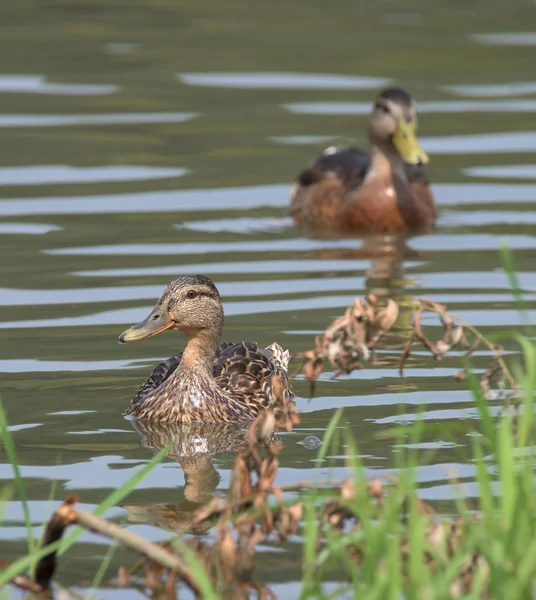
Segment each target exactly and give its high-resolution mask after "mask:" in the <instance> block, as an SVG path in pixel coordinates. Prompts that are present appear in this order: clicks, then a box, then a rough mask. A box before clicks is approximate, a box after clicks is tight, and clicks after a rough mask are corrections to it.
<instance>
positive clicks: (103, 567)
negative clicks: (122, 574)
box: [85, 544, 117, 600]
mask: <svg viewBox="0 0 536 600" xmlns="http://www.w3.org/2000/svg"><path fill="white" fill-rule="evenodd" d="M116 550H117V544H111V545H110V546H109V547H108V550H107V551H106V554H105V555H104V557H103V559H102V561H101V564H100V565H99V568H98V569H97V572H96V573H95V577H94V578H93V581H92V582H91V587H90V588H89V590H88V592H87V595H86V597H85V600H93V598H94V597H95V591H96V590H97V588H98V587H99V586H100V584H101V583H102V580H103V579H104V576H105V575H106V571H107V570H108V567H109V566H110V563H111V562H112V558H113V556H114V554H115V551H116Z"/></svg>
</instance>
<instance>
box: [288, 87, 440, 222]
mask: <svg viewBox="0 0 536 600" xmlns="http://www.w3.org/2000/svg"><path fill="white" fill-rule="evenodd" d="M415 130H416V113H415V103H414V101H413V98H412V97H411V95H410V94H409V93H408V92H406V91H405V90H402V89H400V88H390V89H387V90H384V91H383V92H382V93H380V94H379V95H378V97H377V98H376V101H375V103H374V107H373V109H372V113H371V116H370V128H369V139H370V151H369V153H366V152H364V151H362V150H358V149H356V148H347V149H340V150H338V149H334V148H328V149H327V150H326V151H325V152H324V154H323V155H322V156H320V157H319V158H317V159H316V160H315V161H314V162H313V163H312V164H311V165H310V166H309V167H308V168H307V169H305V170H304V171H302V173H300V175H299V176H298V180H297V182H296V184H295V185H294V186H293V188H292V191H291V198H290V202H291V204H290V213H291V215H292V217H293V218H294V221H295V222H296V224H297V225H298V226H300V227H305V228H308V229H322V228H329V229H335V230H340V231H356V232H388V231H389V232H402V231H408V232H411V231H422V230H428V229H430V228H431V227H432V226H433V223H434V220H435V217H436V212H437V211H436V206H435V202H434V198H433V195H432V191H431V190H430V187H429V185H428V181H427V179H426V177H425V175H424V172H423V170H422V169H421V168H420V167H419V166H418V165H421V164H425V163H427V162H428V157H427V155H426V153H425V152H424V151H423V150H422V149H421V148H420V146H419V144H418V142H417V139H416V137H415Z"/></svg>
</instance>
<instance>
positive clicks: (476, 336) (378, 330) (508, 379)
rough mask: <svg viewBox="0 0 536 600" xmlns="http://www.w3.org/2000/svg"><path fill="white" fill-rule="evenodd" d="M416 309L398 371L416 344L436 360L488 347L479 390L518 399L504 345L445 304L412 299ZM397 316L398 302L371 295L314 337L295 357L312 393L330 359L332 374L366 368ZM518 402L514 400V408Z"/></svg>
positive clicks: (459, 377) (462, 376)
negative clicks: (434, 326) (430, 332)
mask: <svg viewBox="0 0 536 600" xmlns="http://www.w3.org/2000/svg"><path fill="white" fill-rule="evenodd" d="M413 307H414V314H413V321H412V330H411V333H410V336H409V339H408V340H407V342H406V345H405V347H404V350H403V352H402V355H401V357H400V363H399V370H400V375H401V376H403V375H404V366H405V365H406V362H407V360H408V358H409V357H410V355H411V351H412V348H413V346H414V344H415V343H417V342H420V344H421V345H422V346H424V348H425V349H426V350H428V352H430V354H432V356H433V357H434V358H435V359H436V360H441V359H443V358H445V357H446V356H448V352H450V351H451V350H453V349H458V348H464V349H465V354H464V358H466V359H467V358H469V357H470V356H471V355H472V354H473V353H474V352H475V351H476V350H477V349H479V348H480V347H485V348H487V349H488V350H489V351H490V353H491V358H490V360H489V363H488V368H487V369H486V370H485V371H484V372H483V373H482V374H481V375H480V378H479V380H480V387H481V390H482V392H483V393H484V395H485V396H486V397H487V398H489V399H496V398H497V397H502V399H504V401H505V404H506V406H511V405H510V401H511V400H515V399H517V398H518V397H519V389H518V386H517V383H516V381H515V379H514V377H513V376H512V374H511V372H510V370H509V369H508V367H507V365H506V363H505V361H504V359H503V347H502V346H501V345H500V344H496V343H494V342H491V341H490V340H489V339H488V338H486V336H485V335H484V334H483V333H482V332H480V331H478V329H476V328H475V327H473V326H471V325H469V324H468V323H466V322H464V321H463V320H462V319H460V318H459V317H457V316H455V315H452V314H451V313H449V312H448V310H447V307H446V306H445V305H443V304H439V303H437V302H434V301H433V300H428V299H426V298H420V299H417V300H415V301H414V302H413ZM427 312H430V313H435V314H437V315H438V316H439V320H440V323H441V326H442V327H443V330H444V334H443V336H442V337H441V338H440V339H438V340H436V341H432V340H431V339H429V338H428V337H427V336H426V335H425V334H424V332H423V327H422V318H423V315H424V313H427ZM398 315H399V306H398V304H397V303H396V302H395V301H394V300H391V299H389V300H388V301H387V304H386V305H385V306H384V307H380V306H379V304H378V300H377V298H376V297H375V296H374V295H372V294H369V295H368V296H366V297H365V298H364V299H360V298H358V299H356V300H354V302H353V303H352V304H351V305H350V306H349V307H348V308H347V310H346V312H345V313H344V315H343V316H342V317H339V318H338V319H335V321H333V323H331V325H329V326H328V327H327V329H326V331H325V332H324V334H323V335H318V336H316V338H315V345H314V347H313V348H311V350H307V351H306V352H303V353H301V354H297V355H296V356H295V357H296V358H298V357H302V358H303V362H302V365H301V366H300V369H299V371H301V372H302V373H303V375H304V376H305V378H306V379H307V380H308V381H309V382H310V385H311V387H310V391H311V394H313V393H314V389H315V383H316V380H317V379H318V377H319V376H320V374H321V373H322V371H323V369H324V365H325V363H326V362H327V363H328V364H330V365H331V367H332V368H333V369H335V374H334V377H337V376H339V375H341V374H349V373H351V372H352V371H354V370H356V369H362V368H363V366H364V363H365V362H367V361H368V360H369V358H370V354H371V352H372V351H373V350H374V348H375V347H376V346H377V344H378V342H380V341H381V339H382V338H383V337H384V336H385V334H386V333H387V332H388V331H389V330H390V329H392V327H393V326H394V325H395V323H396V321H397V318H398ZM466 377H467V375H466V373H465V372H459V373H456V375H455V378H456V379H457V380H458V381H462V380H465V379H466ZM494 388H495V389H494ZM496 390H498V391H496ZM515 406H516V404H515V402H513V403H512V407H515Z"/></svg>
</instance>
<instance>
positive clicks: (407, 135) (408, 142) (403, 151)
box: [393, 121, 430, 165]
mask: <svg viewBox="0 0 536 600" xmlns="http://www.w3.org/2000/svg"><path fill="white" fill-rule="evenodd" d="M393 144H394V146H395V148H396V149H397V150H398V153H399V154H400V156H401V157H402V158H403V159H404V160H405V161H406V162H407V163H409V164H410V165H426V164H427V163H428V162H429V161H430V159H429V158H428V154H426V152H425V151H424V150H423V149H422V148H421V146H420V145H419V142H418V140H417V137H416V135H415V121H410V122H409V123H404V121H399V122H398V125H397V128H396V133H395V135H394V136H393Z"/></svg>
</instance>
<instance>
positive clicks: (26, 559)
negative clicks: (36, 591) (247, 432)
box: [0, 442, 174, 587]
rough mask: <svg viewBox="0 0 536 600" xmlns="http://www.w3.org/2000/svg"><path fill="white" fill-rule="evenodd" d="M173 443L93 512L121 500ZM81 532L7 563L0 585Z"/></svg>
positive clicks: (69, 543) (66, 546) (65, 545)
mask: <svg viewBox="0 0 536 600" xmlns="http://www.w3.org/2000/svg"><path fill="white" fill-rule="evenodd" d="M173 443H174V442H171V443H170V444H169V445H168V446H166V447H165V448H162V450H160V452H158V454H155V456H153V458H152V459H151V460H150V461H149V462H148V463H147V464H146V465H144V466H143V467H142V468H141V469H140V470H139V471H137V472H136V473H134V475H132V476H131V477H130V479H128V481H125V483H124V484H123V485H122V486H121V487H120V488H119V489H117V490H114V491H113V492H112V493H111V494H110V495H109V496H107V497H106V498H105V499H104V500H103V501H102V502H101V503H100V504H99V506H98V507H97V508H96V509H95V510H94V511H93V514H95V515H102V514H103V513H104V512H105V511H107V510H108V509H109V508H112V507H113V506H115V505H116V504H117V503H119V502H121V500H122V499H123V498H124V497H125V496H127V495H128V494H129V493H130V492H131V491H132V490H133V489H134V488H135V487H136V485H138V483H139V482H140V481H141V480H142V479H144V477H146V476H147V475H148V474H149V473H150V472H151V471H152V470H153V469H154V467H155V466H156V465H157V464H158V463H159V462H160V461H161V460H162V459H163V458H164V457H165V455H166V454H167V452H169V449H170V447H171V446H172V445H173ZM83 532H84V529H82V528H81V527H75V528H74V529H73V530H72V531H71V532H70V533H69V534H68V535H67V536H65V537H64V538H63V539H61V540H59V541H58V542H54V543H53V544H49V545H48V546H45V547H44V548H41V549H39V550H37V551H34V552H31V553H30V554H28V555H26V556H23V557H22V558H20V559H19V560H17V561H15V562H14V563H12V564H10V565H8V566H7V567H6V568H5V569H4V570H2V571H0V587H1V586H2V585H5V584H7V583H9V582H10V581H11V580H12V579H13V577H15V576H16V575H19V574H20V573H23V572H24V571H26V569H28V568H29V567H32V565H33V564H34V563H35V562H37V561H38V560H39V559H40V558H42V557H43V556H47V554H50V553H51V552H54V551H55V550H58V549H59V554H63V553H64V552H65V551H66V550H68V549H69V548H70V547H71V546H72V545H73V544H74V542H75V541H76V540H77V539H78V538H79V537H80V535H81V534H82V533H83Z"/></svg>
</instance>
